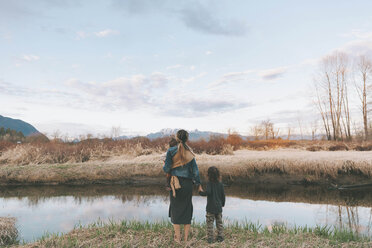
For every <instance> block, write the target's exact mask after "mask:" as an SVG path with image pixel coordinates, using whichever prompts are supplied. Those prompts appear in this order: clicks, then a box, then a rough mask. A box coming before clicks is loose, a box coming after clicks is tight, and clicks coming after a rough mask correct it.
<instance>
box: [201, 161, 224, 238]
mask: <svg viewBox="0 0 372 248" xmlns="http://www.w3.org/2000/svg"><path fill="white" fill-rule="evenodd" d="M199 194H200V195H201V196H207V208H206V209H207V215H206V218H207V233H208V243H212V242H213V223H214V220H216V226H217V241H218V242H222V241H223V240H224V238H223V225H222V207H224V206H225V192H224V188H223V184H222V183H221V182H220V172H219V171H218V169H217V168H216V167H215V166H211V167H209V168H208V183H207V189H206V191H199Z"/></svg>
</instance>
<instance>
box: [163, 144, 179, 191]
mask: <svg viewBox="0 0 372 248" xmlns="http://www.w3.org/2000/svg"><path fill="white" fill-rule="evenodd" d="M168 144H169V148H171V147H173V146H177V145H178V142H177V140H176V139H175V138H171V140H170V141H169V143H168ZM164 160H165V158H164ZM166 178H167V182H166V185H165V188H166V189H167V190H168V191H170V190H171V187H170V179H171V174H170V173H167V174H166Z"/></svg>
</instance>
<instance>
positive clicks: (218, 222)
mask: <svg viewBox="0 0 372 248" xmlns="http://www.w3.org/2000/svg"><path fill="white" fill-rule="evenodd" d="M206 217H207V233H208V238H212V239H213V236H214V235H213V223H214V220H216V227H217V236H218V237H223V225H222V213H219V214H212V213H209V212H207V215H206Z"/></svg>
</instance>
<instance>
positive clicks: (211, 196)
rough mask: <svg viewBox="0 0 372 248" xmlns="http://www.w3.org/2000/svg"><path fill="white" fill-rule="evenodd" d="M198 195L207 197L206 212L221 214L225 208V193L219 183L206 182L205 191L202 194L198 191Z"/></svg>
mask: <svg viewBox="0 0 372 248" xmlns="http://www.w3.org/2000/svg"><path fill="white" fill-rule="evenodd" d="M199 195H201V196H207V212H209V213H212V214H219V213H222V207H224V206H225V191H224V188H223V184H222V183H221V182H217V183H212V182H208V183H207V189H206V190H205V191H204V192H203V191H200V192H199Z"/></svg>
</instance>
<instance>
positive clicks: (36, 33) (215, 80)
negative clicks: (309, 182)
mask: <svg viewBox="0 0 372 248" xmlns="http://www.w3.org/2000/svg"><path fill="white" fill-rule="evenodd" d="M369 9H372V2H370V1H361V0H360V1H354V2H350V1H327V2H326V3H324V2H322V1H312V2H311V3H310V2H301V3H298V2H296V3H293V2H291V1H281V2H280V3H278V2H275V1H271V2H270V3H267V2H265V3H263V2H261V3H257V2H253V1H238V2H234V3H231V2H228V1H219V2H213V4H212V2H211V1H180V2H177V4H176V3H175V2H173V1H167V0H157V1H145V0H137V1H134V0H130V1H125V2H123V1H119V0H112V1H105V2H102V1H87V0H79V1H72V0H66V1H63V2H61V1H47V0H36V1H32V2H30V1H26V0H20V1H6V0H0V20H1V22H0V23H1V24H0V52H1V54H2V59H1V60H0V105H2V106H6V107H5V108H3V109H2V110H1V112H0V115H3V116H7V117H11V118H15V119H21V120H23V121H26V122H28V123H31V124H32V125H33V126H35V127H36V128H37V129H38V130H39V131H40V132H42V133H48V134H50V133H53V132H54V131H57V130H59V131H60V132H62V134H64V133H68V134H69V135H71V136H77V135H79V134H87V133H92V134H94V135H97V134H104V133H109V132H110V130H111V128H112V127H121V129H122V133H121V135H127V134H131V133H134V134H138V135H144V134H149V133H153V132H157V131H159V130H161V129H164V128H171V129H174V128H179V127H182V128H184V129H187V130H195V129H198V130H206V131H211V132H218V133H227V131H228V130H233V131H236V132H237V133H240V134H243V135H247V134H248V133H249V132H250V128H251V127H252V126H254V125H256V124H259V123H260V122H261V121H264V120H271V121H272V122H273V123H274V124H275V125H276V126H277V127H278V128H281V129H283V130H284V129H285V128H287V127H291V128H293V129H296V128H298V126H299V125H301V123H302V124H303V126H304V128H305V127H306V129H308V128H309V126H310V125H311V123H313V122H316V121H318V122H319V125H321V123H320V115H319V113H318V112H317V110H316V108H315V106H313V104H312V86H313V85H312V84H313V80H314V77H315V75H316V73H317V70H318V67H319V65H318V64H319V61H320V60H321V59H322V58H323V57H325V56H327V55H329V54H332V53H333V52H335V51H340V52H343V53H346V54H348V55H349V56H351V57H355V56H358V55H360V54H364V55H366V56H368V57H372V46H371V44H372V22H371V21H372V15H371V14H370V11H369ZM345 17H347V18H345ZM350 102H351V106H352V109H351V114H352V117H353V121H355V122H356V123H360V122H361V115H360V110H359V108H358V103H357V95H356V93H355V92H350ZM150 124H151V125H150Z"/></svg>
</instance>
